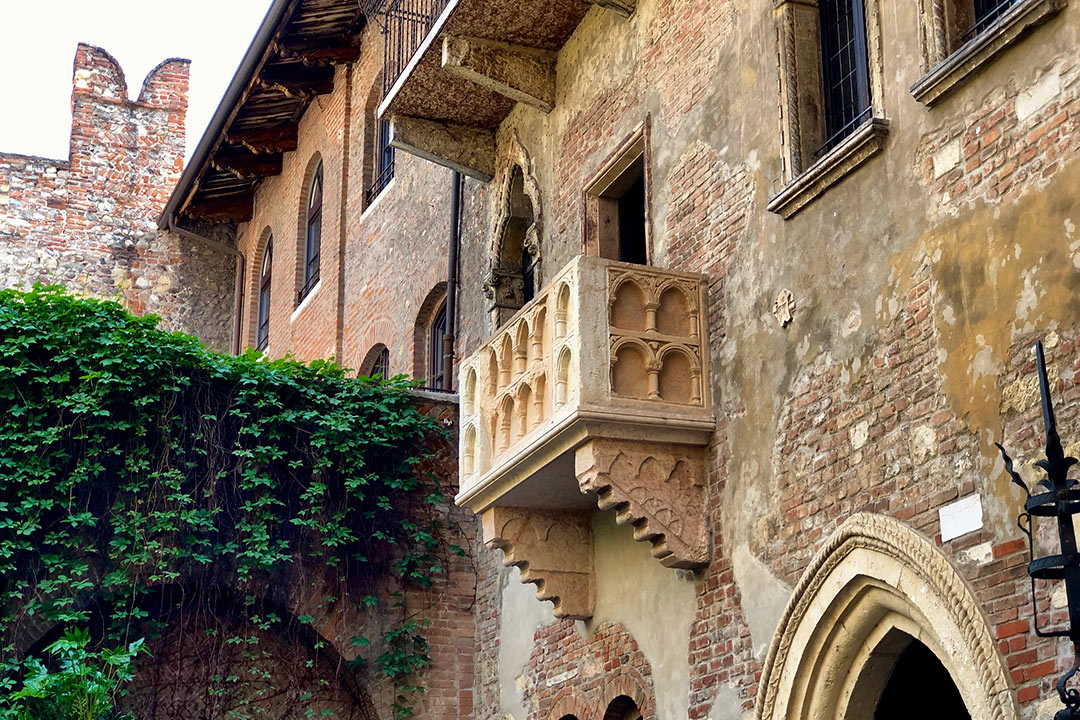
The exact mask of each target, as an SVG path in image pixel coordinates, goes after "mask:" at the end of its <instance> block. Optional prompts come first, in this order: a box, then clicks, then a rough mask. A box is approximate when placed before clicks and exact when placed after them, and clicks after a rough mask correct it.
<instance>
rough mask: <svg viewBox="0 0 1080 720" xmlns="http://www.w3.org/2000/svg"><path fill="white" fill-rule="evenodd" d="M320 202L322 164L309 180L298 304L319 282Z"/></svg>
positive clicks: (321, 196)
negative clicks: (302, 266)
mask: <svg viewBox="0 0 1080 720" xmlns="http://www.w3.org/2000/svg"><path fill="white" fill-rule="evenodd" d="M322 204H323V166H322V163H319V167H318V168H317V169H316V170H315V176H314V177H313V178H312V180H311V192H310V194H309V195H308V203H307V223H306V232H305V236H306V237H305V249H304V284H303V286H302V287H301V288H300V292H299V293H298V294H297V298H296V302H297V304H299V303H300V302H301V301H302V300H303V299H304V298H305V297H307V294H308V293H310V292H311V291H312V289H314V287H315V286H316V285H318V284H319V265H320V260H321V254H322Z"/></svg>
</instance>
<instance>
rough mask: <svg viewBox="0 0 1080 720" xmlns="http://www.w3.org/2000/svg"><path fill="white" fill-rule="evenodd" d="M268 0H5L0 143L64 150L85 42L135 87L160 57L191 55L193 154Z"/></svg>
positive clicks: (0, 22) (13, 148) (0, 146)
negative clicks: (79, 49) (76, 66)
mask: <svg viewBox="0 0 1080 720" xmlns="http://www.w3.org/2000/svg"><path fill="white" fill-rule="evenodd" d="M270 2H271V0H170V1H168V2H166V1H165V0H34V1H32V2H22V1H21V0H0V98H2V100H0V152H7V153H18V154H21V155H40V156H44V157H49V158H57V159H65V158H67V153H68V134H69V131H70V129H71V74H72V62H73V61H74V59H75V47H76V45H78V43H80V42H85V43H89V44H91V45H97V46H99V47H101V48H104V49H105V50H106V51H108V52H109V53H110V54H111V55H112V56H113V57H115V58H116V59H117V61H119V63H120V66H121V67H122V68H123V69H124V74H125V76H126V78H127V85H128V92H129V93H130V94H131V95H132V96H138V93H139V88H140V87H142V81H143V79H145V77H146V75H147V73H149V72H150V71H151V70H152V69H153V68H154V67H155V66H156V65H157V64H158V63H160V62H161V61H162V60H165V59H166V58H171V57H182V58H187V59H189V60H191V61H192V64H191V91H190V95H189V107H188V116H187V155H188V157H189V158H190V157H191V153H192V151H193V150H194V149H195V146H196V145H197V144H198V142H199V139H200V138H201V137H202V134H203V131H204V130H205V129H206V126H207V124H209V122H210V118H211V117H212V116H213V114H214V111H215V110H216V109H217V105H218V103H219V102H220V101H221V98H222V96H223V95H224V94H225V89H226V88H227V87H228V85H229V81H230V80H231V79H232V76H233V73H234V72H236V68H237V66H239V64H240V60H241V59H242V58H243V56H244V52H245V51H246V50H247V47H248V45H249V44H250V43H251V39H252V38H253V37H254V36H255V31H256V30H257V29H258V27H259V23H260V22H261V21H262V18H263V15H265V14H266V10H267V9H268V8H269V7H270ZM132 99H134V97H133V98H132Z"/></svg>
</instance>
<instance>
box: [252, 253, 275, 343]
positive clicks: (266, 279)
mask: <svg viewBox="0 0 1080 720" xmlns="http://www.w3.org/2000/svg"><path fill="white" fill-rule="evenodd" d="M273 266H274V236H273V235H271V236H270V239H268V240H267V241H266V249H265V250H263V259H262V269H261V270H260V271H259V312H258V320H257V322H258V327H257V329H256V332H255V348H256V349H258V350H265V349H266V346H267V345H268V344H269V343H270V278H271V276H272V270H273Z"/></svg>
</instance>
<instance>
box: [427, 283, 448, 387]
mask: <svg viewBox="0 0 1080 720" xmlns="http://www.w3.org/2000/svg"><path fill="white" fill-rule="evenodd" d="M447 329H448V327H447V324H446V300H445V299H444V300H443V301H442V304H441V305H439V309H438V310H436V311H435V315H434V317H433V318H432V320H431V328H430V330H429V331H428V387H429V388H431V389H433V390H449V389H450V387H451V386H450V382H449V378H447V377H446V352H445V348H444V347H443V345H444V342H445V339H446V332H447Z"/></svg>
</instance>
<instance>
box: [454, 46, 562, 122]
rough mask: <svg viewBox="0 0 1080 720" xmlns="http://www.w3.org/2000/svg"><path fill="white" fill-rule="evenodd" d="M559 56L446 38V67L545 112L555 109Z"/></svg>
mask: <svg viewBox="0 0 1080 720" xmlns="http://www.w3.org/2000/svg"><path fill="white" fill-rule="evenodd" d="M555 57H556V56H555V53H553V52H548V51H545V50H537V49H534V48H526V47H517V46H514V45H509V44H507V43H500V42H494V41H491V40H481V39H478V38H469V37H453V36H447V37H446V38H444V39H443V54H442V66H443V68H444V69H445V70H446V71H447V72H450V73H453V74H455V75H457V76H459V77H462V78H465V79H466V80H471V81H472V82H474V83H476V84H477V85H479V86H480V87H483V88H487V89H488V90H493V91H495V92H497V93H499V94H500V95H504V96H505V97H508V98H510V99H511V100H514V101H515V102H521V103H525V104H526V105H530V106H532V107H534V108H536V109H537V110H540V111H541V112H545V113H548V112H551V110H552V108H553V107H555Z"/></svg>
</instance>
